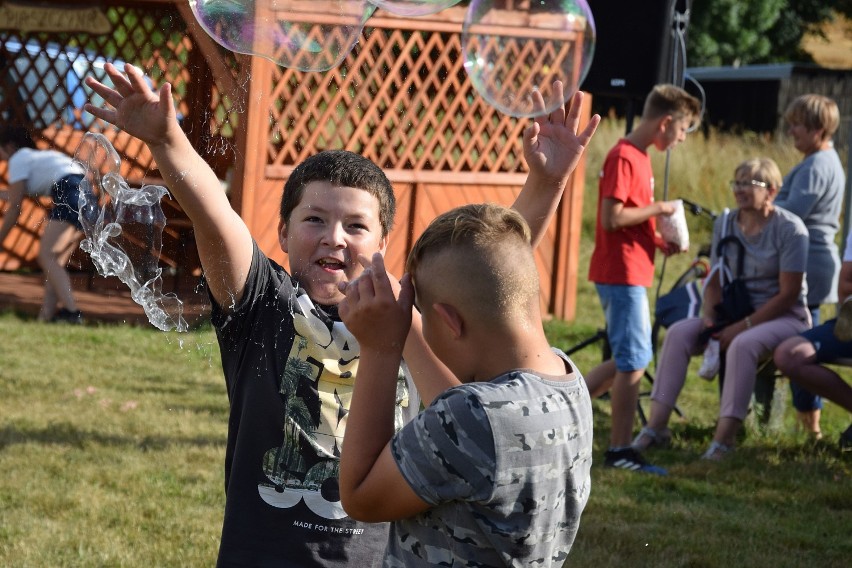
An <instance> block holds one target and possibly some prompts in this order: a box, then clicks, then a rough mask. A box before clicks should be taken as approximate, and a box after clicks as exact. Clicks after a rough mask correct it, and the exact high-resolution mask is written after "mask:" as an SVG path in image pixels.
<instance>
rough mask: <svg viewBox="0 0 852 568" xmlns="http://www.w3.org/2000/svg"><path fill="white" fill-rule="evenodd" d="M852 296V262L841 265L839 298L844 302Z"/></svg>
mask: <svg viewBox="0 0 852 568" xmlns="http://www.w3.org/2000/svg"><path fill="white" fill-rule="evenodd" d="M849 296H852V261H848V260H847V261H844V262H843V263H842V264H841V265H840V281H839V282H838V283H837V297H838V298H839V299H840V301H841V302H842V301H843V300H845V299H846V298H848V297H849Z"/></svg>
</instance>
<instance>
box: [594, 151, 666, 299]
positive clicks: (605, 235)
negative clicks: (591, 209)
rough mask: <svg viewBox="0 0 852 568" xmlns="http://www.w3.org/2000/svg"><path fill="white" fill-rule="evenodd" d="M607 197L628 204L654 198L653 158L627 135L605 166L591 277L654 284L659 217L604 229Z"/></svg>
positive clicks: (645, 202) (642, 203)
mask: <svg viewBox="0 0 852 568" xmlns="http://www.w3.org/2000/svg"><path fill="white" fill-rule="evenodd" d="M606 198H610V199H615V200H616V201H620V202H621V203H623V204H624V206H625V207H646V206H648V205H650V204H651V203H653V201H654V171H653V169H652V168H651V158H650V156H648V153H647V152H645V151H644V150H641V149H639V148H637V147H636V146H634V145H633V144H631V143H630V142H628V141H627V139H625V138H622V139H621V140H619V141H618V143H617V144H616V145H615V146H614V147H613V148H612V150H610V151H609V153H608V154H607V156H606V160H604V165H603V168H602V169H601V174H600V182H599V184H598V216H597V222H596V223H595V250H594V252H593V253H592V260H591V265H590V266H589V280H591V281H592V282H595V283H597V284H626V285H631V286H645V287H648V286H651V284H653V282H654V251H655V250H656V246H655V244H654V232H655V230H656V221H655V219H654V218H653V217H652V218H650V219H648V220H647V221H645V222H644V223H639V224H638V225H633V226H631V227H625V228H623V229H619V230H617V231H612V232H607V231H604V230H603V227H602V226H601V205H602V204H603V201H604V199H606Z"/></svg>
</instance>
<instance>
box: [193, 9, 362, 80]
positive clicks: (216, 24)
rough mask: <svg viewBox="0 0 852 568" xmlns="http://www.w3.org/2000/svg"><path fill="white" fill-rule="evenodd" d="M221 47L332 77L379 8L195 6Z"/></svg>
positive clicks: (206, 28)
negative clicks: (331, 71) (331, 70)
mask: <svg viewBox="0 0 852 568" xmlns="http://www.w3.org/2000/svg"><path fill="white" fill-rule="evenodd" d="M189 5H190V8H192V13H193V14H194V15H195V19H196V20H198V23H199V24H201V26H202V27H203V28H204V30H205V31H206V32H207V33H208V34H210V37H212V38H213V39H214V40H216V42H218V43H219V44H221V45H222V46H223V47H225V48H226V49H229V50H231V51H235V52H237V53H246V54H249V55H259V56H261V57H266V58H267V59H270V60H272V61H273V62H275V63H277V64H278V65H281V66H283V67H288V68H292V69H298V70H300V71H327V70H329V69H331V68H332V67H336V66H337V65H339V64H340V62H341V61H343V59H344V58H345V57H346V55H347V54H348V53H349V52H350V51H352V48H353V47H355V44H356V43H358V38H359V37H360V36H361V31H362V30H363V29H364V24H366V23H367V20H368V19H369V18H370V16H372V15H373V12H374V11H375V10H376V7H375V6H373V5H372V4H370V3H369V2H367V0H325V1H324V2H322V8H323V10H322V12H321V13H317V8H318V3H316V2H309V1H306V0H190V1H189Z"/></svg>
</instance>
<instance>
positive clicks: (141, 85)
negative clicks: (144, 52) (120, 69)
mask: <svg viewBox="0 0 852 568" xmlns="http://www.w3.org/2000/svg"><path fill="white" fill-rule="evenodd" d="M124 71H125V72H126V73H127V79H128V80H129V82H130V86H131V87H132V88H133V90H134V91H135V92H137V93H144V92H146V91H148V90H150V89H149V87H148V83H146V82H145V76H144V75H143V74H142V72H141V71H140V70H139V69H137V68H136V67H134V66H133V65H131V64H129V63H127V64H126V65H125V66H124Z"/></svg>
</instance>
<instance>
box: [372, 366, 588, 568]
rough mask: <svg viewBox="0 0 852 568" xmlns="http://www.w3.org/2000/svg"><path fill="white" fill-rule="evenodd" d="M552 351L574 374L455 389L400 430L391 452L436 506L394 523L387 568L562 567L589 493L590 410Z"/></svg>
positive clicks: (580, 387)
mask: <svg viewBox="0 0 852 568" xmlns="http://www.w3.org/2000/svg"><path fill="white" fill-rule="evenodd" d="M557 352H558V351H557ZM558 353H559V355H560V356H561V357H563V358H564V359H565V361H566V366H569V367H570V368H572V369H573V373H574V377H573V378H569V380H565V379H566V378H568V377H566V376H563V377H547V376H539V375H537V374H534V373H532V372H529V371H524V370H518V371H512V372H509V373H506V374H505V375H501V376H499V377H497V378H495V379H493V380H491V381H488V382H476V383H469V384H465V385H461V386H458V387H454V388H452V389H449V390H447V391H446V392H445V393H443V394H442V395H441V396H440V397H438V398H437V399H435V402H434V403H433V404H432V405H430V406H429V407H428V408H427V409H426V410H424V411H423V412H421V413H420V414H419V415H418V416H417V417H416V418H415V419H414V420H413V421H412V422H411V423H409V424H408V425H406V426H405V427H404V428H403V429H402V430H401V431H400V432H398V433H397V435H396V436H395V437H394V438H393V441H392V450H393V456H394V459H395V460H396V463H397V465H398V466H399V468H400V471H401V472H402V474H403V476H404V477H405V479H406V480H407V481H408V483H409V484H410V485H411V487H412V488H413V489H414V491H415V493H417V495H419V496H420V498H421V499H423V500H424V501H426V502H427V503H429V504H431V505H432V506H433V507H432V508H431V509H429V510H428V511H426V512H424V513H421V514H419V515H416V516H414V517H410V518H408V519H404V520H401V521H396V522H394V523H392V524H391V534H390V540H389V543H388V550H387V552H386V555H385V566H390V567H399V568H411V567H413V566H424V567H425V566H538V567H541V566H561V565H562V563H563V562H564V561H565V559H566V558H567V556H568V552H569V550H570V549H571V545H572V543H573V542H574V537H575V535H576V534H577V529H578V527H579V524H580V514H581V513H582V511H583V508H584V507H585V506H586V502H587V501H588V498H589V491H590V487H591V479H590V476H589V470H590V467H591V464H592V407H591V400H590V397H589V391H588V389H587V387H586V383H585V381H584V379H583V378H582V376H581V375H580V373H579V371H577V369H576V367H574V365H573V363H571V361H570V359H568V357H567V356H565V355H564V354H563V353H561V352H558ZM560 378H561V379H562V380H559V379H560Z"/></svg>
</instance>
